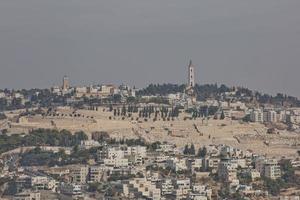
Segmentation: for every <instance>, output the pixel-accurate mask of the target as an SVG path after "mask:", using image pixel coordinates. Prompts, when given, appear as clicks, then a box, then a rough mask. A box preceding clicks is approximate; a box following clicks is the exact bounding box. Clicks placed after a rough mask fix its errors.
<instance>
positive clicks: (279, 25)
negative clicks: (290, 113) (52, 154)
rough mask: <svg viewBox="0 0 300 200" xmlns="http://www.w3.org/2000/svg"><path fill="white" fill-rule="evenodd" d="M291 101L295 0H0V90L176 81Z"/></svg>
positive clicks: (297, 51) (297, 64)
mask: <svg viewBox="0 0 300 200" xmlns="http://www.w3.org/2000/svg"><path fill="white" fill-rule="evenodd" d="M189 59H192V60H193V63H194V64H195V65H196V73H197V74H196V76H197V82H198V83H200V84H203V83H215V82H218V83H225V84H228V85H241V86H247V87H249V88H251V89H257V90H259V91H264V92H268V93H275V92H277V91H278V92H283V93H288V94H291V95H295V96H298V97H300V88H299V85H300V78H299V75H300V1H299V0H185V1H184V0H1V1H0V70H1V71H0V88H6V87H8V88H30V87H50V86H52V85H58V84H60V82H61V79H62V76H63V75H65V74H66V75H68V76H69V77H70V79H71V82H72V84H73V85H84V84H91V83H122V82H124V83H127V84H131V85H136V86H138V87H142V86H145V85H146V84H148V83H163V82H170V83H183V82H185V81H186V80H185V78H186V76H187V75H186V74H187V72H186V68H187V67H186V65H187V64H188V60H189Z"/></svg>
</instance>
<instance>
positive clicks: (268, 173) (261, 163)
mask: <svg viewBox="0 0 300 200" xmlns="http://www.w3.org/2000/svg"><path fill="white" fill-rule="evenodd" d="M255 169H256V170H257V171H258V172H259V173H260V174H261V176H265V177H268V178H271V179H277V178H280V177H281V169H280V166H279V165H278V161H277V160H275V159H270V160H269V159H265V158H258V159H257V160H256V161H255Z"/></svg>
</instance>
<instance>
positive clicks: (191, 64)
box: [188, 60, 195, 88]
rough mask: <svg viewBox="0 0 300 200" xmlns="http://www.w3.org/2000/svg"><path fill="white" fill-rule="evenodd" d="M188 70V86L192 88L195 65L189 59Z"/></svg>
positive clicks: (193, 85)
mask: <svg viewBox="0 0 300 200" xmlns="http://www.w3.org/2000/svg"><path fill="white" fill-rule="evenodd" d="M188 70H189V73H188V74H189V78H188V80H189V83H188V88H193V87H195V66H194V65H193V63H192V60H190V63H189V65H188Z"/></svg>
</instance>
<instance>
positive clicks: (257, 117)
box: [250, 109, 264, 122]
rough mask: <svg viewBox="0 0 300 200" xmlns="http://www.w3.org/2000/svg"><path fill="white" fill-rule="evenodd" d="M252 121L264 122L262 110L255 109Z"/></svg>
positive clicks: (251, 117) (251, 116)
mask: <svg viewBox="0 0 300 200" xmlns="http://www.w3.org/2000/svg"><path fill="white" fill-rule="evenodd" d="M250 121H251V122H264V113H263V112H262V111H261V109H255V110H253V111H251V112H250Z"/></svg>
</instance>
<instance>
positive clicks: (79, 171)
mask: <svg viewBox="0 0 300 200" xmlns="http://www.w3.org/2000/svg"><path fill="white" fill-rule="evenodd" d="M88 174H89V167H88V166H78V167H75V168H73V169H71V176H72V183H77V184H84V183H86V182H87V180H88Z"/></svg>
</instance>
